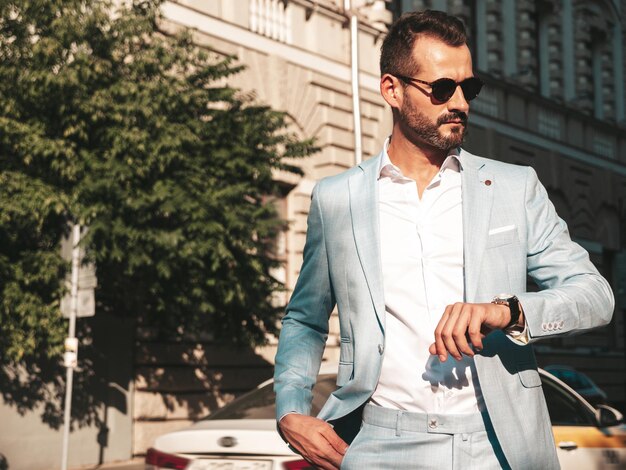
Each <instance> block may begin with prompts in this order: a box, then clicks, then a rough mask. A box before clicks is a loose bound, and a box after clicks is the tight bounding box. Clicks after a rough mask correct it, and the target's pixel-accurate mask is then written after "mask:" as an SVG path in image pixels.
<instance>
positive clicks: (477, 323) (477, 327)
mask: <svg viewBox="0 0 626 470" xmlns="http://www.w3.org/2000/svg"><path fill="white" fill-rule="evenodd" d="M481 328H482V321H481V319H480V316H479V315H474V316H472V318H471V320H470V322H469V326H468V328H467V335H468V337H469V340H470V341H471V343H472V346H474V348H476V350H477V351H482V349H483V338H484V337H485V335H483V334H482V332H481Z"/></svg>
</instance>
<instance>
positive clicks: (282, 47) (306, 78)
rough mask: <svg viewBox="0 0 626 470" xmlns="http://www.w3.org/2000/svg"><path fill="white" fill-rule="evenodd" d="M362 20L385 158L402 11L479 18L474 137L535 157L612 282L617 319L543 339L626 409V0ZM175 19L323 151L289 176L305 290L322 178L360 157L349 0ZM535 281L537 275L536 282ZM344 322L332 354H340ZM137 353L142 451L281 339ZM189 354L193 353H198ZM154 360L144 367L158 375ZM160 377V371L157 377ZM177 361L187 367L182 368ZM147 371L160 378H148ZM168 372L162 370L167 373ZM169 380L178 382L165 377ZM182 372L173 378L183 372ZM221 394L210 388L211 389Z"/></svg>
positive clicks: (205, 5)
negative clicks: (309, 237) (381, 67)
mask: <svg viewBox="0 0 626 470" xmlns="http://www.w3.org/2000/svg"><path fill="white" fill-rule="evenodd" d="M352 4H353V8H354V11H356V14H357V15H358V18H359V20H360V29H359V35H358V37H359V66H360V67H359V68H360V70H359V77H360V95H361V96H360V98H361V100H360V103H361V112H362V116H361V123H362V129H363V141H362V145H363V154H364V156H365V157H366V158H367V156H371V155H375V154H377V153H378V151H379V150H380V147H381V144H382V141H383V140H384V138H385V137H386V136H387V135H388V133H389V132H390V129H391V113H390V111H389V110H388V109H387V108H386V106H385V103H384V102H383V100H382V98H381V97H380V96H379V92H378V78H379V73H378V54H379V47H380V43H381V40H382V38H383V37H384V34H385V31H386V27H387V25H388V24H389V22H390V21H391V20H392V19H393V18H394V17H397V16H398V15H400V14H401V13H402V12H405V11H412V10H420V9H425V8H432V9H438V10H444V11H447V12H448V13H451V14H454V15H457V16H459V17H460V18H462V19H463V21H464V22H465V24H466V25H467V28H468V32H469V37H470V47H471V49H472V53H473V57H474V61H475V69H476V72H477V74H479V75H480V76H481V77H482V78H483V79H484V81H485V82H486V86H485V88H484V90H483V92H482V93H481V95H480V97H479V98H478V99H477V100H476V101H474V102H472V113H471V118H470V134H469V138H468V141H467V143H466V145H465V147H466V148H467V149H468V150H470V151H471V152H473V153H477V154H480V155H484V156H489V157H491V158H496V159H500V160H503V161H507V162H511V163H517V164H521V165H531V166H533V167H534V168H535V169H536V171H537V172H538V174H539V176H540V178H541V180H542V181H543V183H544V184H545V186H546V187H547V189H548V191H549V193H550V195H551V198H552V200H553V202H554V204H555V206H556V207H557V210H558V212H559V214H560V215H561V217H563V218H564V219H565V220H566V222H567V223H568V224H569V227H570V231H571V234H572V236H573V238H574V239H575V240H577V241H578V242H579V243H580V244H582V245H583V246H584V247H585V248H586V249H587V250H588V251H589V252H590V253H591V257H592V259H593V261H594V262H595V264H596V265H597V266H598V267H599V269H600V270H601V271H602V272H603V274H604V275H605V276H606V277H607V278H608V279H609V280H610V282H611V283H612V285H613V287H614V289H615V292H616V297H617V309H616V315H615V319H614V320H613V322H612V323H611V325H609V326H607V327H605V328H603V329H601V330H597V331H594V332H592V333H589V334H586V335H582V336H576V337H571V338H559V339H555V340H552V341H547V342H542V343H540V344H538V345H537V346H535V349H536V352H537V355H538V359H539V363H540V365H547V364H554V363H557V364H567V365H572V366H574V367H576V368H577V369H580V370H582V371H584V372H586V373H587V374H588V375H590V376H591V377H592V378H593V379H594V380H595V381H596V382H597V383H598V384H599V385H600V386H601V387H602V388H603V389H605V390H606V391H607V393H608V394H609V398H610V399H611V400H612V401H613V402H615V403H616V404H618V405H619V406H621V408H622V410H623V409H624V401H625V400H626V384H625V376H626V373H625V372H626V362H625V356H624V348H625V344H624V342H625V327H624V319H623V317H624V311H625V310H626V119H625V105H626V101H625V97H624V93H625V81H624V76H625V74H626V69H625V63H626V55H625V53H626V42H625V36H624V34H625V31H624V30H625V28H626V23H625V22H626V1H625V0H620V1H611V0H597V1H580V0H519V1H516V0H395V1H389V0H387V1H382V0H378V1H365V0H353V2H352ZM163 13H164V21H163V23H162V27H163V29H164V30H165V31H170V32H173V31H176V30H178V29H179V28H181V27H191V28H193V30H194V37H195V39H196V41H197V42H198V44H200V45H203V46H205V47H207V48H209V49H210V50H213V51H215V52H217V53H219V54H234V55H236V56H237V57H238V61H239V62H240V63H241V64H244V65H245V66H246V69H245V71H243V72H242V73H240V74H239V75H237V76H236V77H233V79H232V81H231V82H230V84H231V85H234V86H236V87H238V88H240V89H241V90H244V91H253V92H254V94H255V96H256V98H257V100H258V101H260V102H263V103H267V104H269V105H271V106H272V107H274V108H276V109H280V110H283V111H286V112H287V113H288V115H289V117H290V119H291V123H292V130H293V131H294V132H296V133H297V134H298V135H300V136H302V137H315V138H316V139H317V143H318V144H319V146H320V147H321V151H320V152H319V153H318V154H316V155H314V156H313V157H311V158H310V159H309V160H308V161H305V162H302V168H303V170H304V176H303V177H302V178H294V177H286V176H284V175H276V177H277V178H278V179H280V180H281V181H283V183H284V187H285V197H284V199H283V200H282V201H281V202H280V211H281V213H282V215H283V216H284V217H285V218H286V219H287V220H288V221H289V222H290V228H289V230H288V231H287V232H286V233H285V234H284V235H283V237H282V238H281V240H279V243H278V247H279V248H278V249H279V253H280V255H281V256H282V257H283V259H284V267H283V269H281V270H280V271H279V272H277V275H278V276H279V277H280V278H281V279H282V280H283V281H284V283H285V285H286V286H287V287H288V288H289V289H291V288H293V286H294V285H295V281H296V278H297V275H298V270H299V267H300V263H301V260H302V249H303V246H304V240H305V233H306V216H307V213H308V207H309V200H310V194H311V191H312V188H313V186H314V184H315V182H316V181H318V180H319V179H320V178H323V177H324V176H327V175H331V174H335V173H338V172H340V171H342V170H345V169H347V168H349V167H351V166H352V165H354V163H355V157H354V148H355V144H354V124H353V118H352V98H351V82H350V31H349V26H348V15H347V13H346V11H344V2H343V0H318V1H311V0H234V1H233V0H212V1H209V2H207V1H204V0H177V1H170V2H167V3H165V4H164V6H163ZM531 288H532V286H531ZM332 320H333V321H331V327H332V328H331V332H332V333H333V334H331V335H330V338H329V343H328V348H327V357H328V359H329V360H333V359H335V360H336V359H337V357H336V354H337V341H338V338H337V336H336V333H337V324H336V321H335V320H334V319H332ZM146 338H147V339H146V340H145V341H142V342H140V344H139V346H138V347H139V349H138V351H139V353H138V355H137V357H136V364H135V365H136V371H137V372H138V374H139V378H138V379H137V381H136V382H135V393H134V400H133V402H134V406H133V410H134V411H133V419H134V426H133V428H134V441H133V442H134V453H135V454H138V453H142V452H143V451H144V450H145V449H146V447H147V446H149V444H150V442H151V441H152V439H153V438H154V436H156V435H158V434H160V433H162V432H164V431H166V430H168V429H173V428H177V427H180V426H183V425H184V424H186V423H187V422H189V420H192V419H194V418H196V417H198V416H201V415H202V414H205V413H207V412H209V411H210V410H211V409H212V408H214V407H215V406H219V405H220V404H221V403H223V402H224V401H226V400H228V399H230V398H231V397H232V396H234V395H236V394H238V393H240V392H242V391H244V390H246V389H248V388H250V387H252V386H253V385H255V383H258V382H259V381H260V380H261V379H263V378H268V377H270V376H271V372H272V362H273V355H274V352H275V339H272V341H271V343H270V345H269V346H268V347H266V348H262V349H258V350H256V351H248V352H245V353H243V352H239V353H237V354H235V355H233V354H232V352H229V351H224V350H221V351H220V350H216V349H215V348H214V347H213V346H211V345H210V344H209V343H202V342H198V340H197V338H194V339H193V340H190V342H189V343H188V344H186V345H185V344H180V343H177V344H155V343H152V342H150V341H149V336H148V337H146ZM190 359H191V360H190ZM144 372H145V373H144ZM159 374H160V375H159ZM172 374H173V375H172ZM142 375H145V376H146V377H151V379H150V380H143V379H142ZM159 376H160V377H163V380H155V379H154V377H159ZM166 377H169V379H165V378H166ZM172 377H175V380H172ZM209 392H210V393H209Z"/></svg>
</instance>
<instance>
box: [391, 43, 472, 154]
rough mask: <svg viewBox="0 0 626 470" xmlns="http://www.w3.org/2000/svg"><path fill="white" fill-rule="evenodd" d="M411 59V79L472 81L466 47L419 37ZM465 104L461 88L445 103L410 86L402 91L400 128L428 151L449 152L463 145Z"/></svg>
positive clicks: (417, 86)
mask: <svg viewBox="0 0 626 470" xmlns="http://www.w3.org/2000/svg"><path fill="white" fill-rule="evenodd" d="M413 58H414V60H415V61H416V63H417V64H418V67H419V71H418V72H417V74H415V75H414V78H418V79H420V80H424V81H427V82H434V81H435V80H438V79H440V78H451V79H453V80H455V81H456V82H461V81H463V80H465V79H466V78H469V77H472V76H473V72H472V57H471V55H470V52H469V49H468V47H467V46H465V45H463V46H460V47H452V46H448V45H447V44H445V43H443V42H441V41H440V40H438V39H434V38H430V37H421V38H419V39H417V40H416V41H415V45H414V46H413ZM468 113H469V104H468V103H467V101H466V100H465V97H464V96H463V92H462V90H461V87H457V88H456V90H455V92H454V95H453V96H452V97H451V98H450V100H448V101H447V102H445V103H441V102H439V101H437V100H436V99H435V98H434V97H433V96H432V94H431V87H430V86H428V85H423V84H420V83H415V82H411V84H408V85H407V86H406V87H405V92H404V94H403V100H402V106H401V107H400V109H399V119H400V125H401V126H402V127H403V128H404V132H405V134H406V135H407V136H410V137H412V138H414V139H417V140H418V141H420V142H422V143H423V144H426V145H428V146H430V147H434V148H436V149H440V150H449V149H451V148H454V147H458V146H459V145H461V143H462V142H463V137H464V136H465V132H466V125H467V117H468Z"/></svg>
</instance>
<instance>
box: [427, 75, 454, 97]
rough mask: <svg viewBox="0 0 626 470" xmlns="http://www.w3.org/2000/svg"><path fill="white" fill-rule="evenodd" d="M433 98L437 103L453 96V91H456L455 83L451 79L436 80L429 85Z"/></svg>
mask: <svg viewBox="0 0 626 470" xmlns="http://www.w3.org/2000/svg"><path fill="white" fill-rule="evenodd" d="M431 87H432V93H433V97H434V98H435V99H436V100H437V101H441V102H444V103H445V102H446V101H448V100H449V99H450V98H452V95H454V91H455V90H456V82H455V81H454V80H452V79H451V78H440V79H439V80H436V81H435V82H433V84H432V85H431Z"/></svg>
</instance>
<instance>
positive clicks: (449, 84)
mask: <svg viewBox="0 0 626 470" xmlns="http://www.w3.org/2000/svg"><path fill="white" fill-rule="evenodd" d="M396 77H398V78H399V79H400V80H402V81H403V82H405V83H407V84H411V85H414V86H416V85H415V84H414V83H412V82H417V83H423V84H424V85H428V86H429V87H430V88H431V92H430V94H431V95H432V96H433V98H435V99H436V100H437V101H439V102H441V103H445V102H447V101H448V100H449V99H450V98H452V96H453V95H454V92H455V91H456V87H457V86H460V87H461V90H462V91H463V96H465V99H466V100H467V101H472V100H473V99H474V98H476V97H477V96H478V93H480V89H481V88H482V87H483V81H482V80H481V79H480V78H478V77H470V78H466V79H465V80H463V81H462V82H455V81H454V80H452V79H451V78H440V79H439V80H435V81H434V82H427V81H424V80H420V79H418V78H413V77H405V76H403V75H396ZM417 88H419V87H417ZM420 90H421V88H420Z"/></svg>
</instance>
